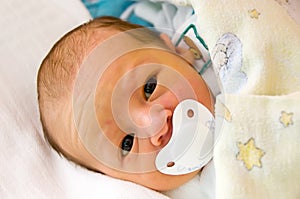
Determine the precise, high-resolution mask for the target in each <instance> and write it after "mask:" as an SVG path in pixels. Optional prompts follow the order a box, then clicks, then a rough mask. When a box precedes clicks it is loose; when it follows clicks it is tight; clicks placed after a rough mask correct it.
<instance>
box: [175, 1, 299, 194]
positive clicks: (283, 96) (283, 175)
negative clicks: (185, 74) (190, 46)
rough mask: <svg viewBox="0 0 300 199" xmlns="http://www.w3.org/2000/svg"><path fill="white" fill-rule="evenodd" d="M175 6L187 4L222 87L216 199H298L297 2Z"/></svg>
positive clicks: (210, 2) (217, 113)
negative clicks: (193, 14)
mask: <svg viewBox="0 0 300 199" xmlns="http://www.w3.org/2000/svg"><path fill="white" fill-rule="evenodd" d="M175 2H177V3H190V4H191V5H193V7H194V9H195V12H196V14H197V17H198V21H197V24H198V26H199V27H200V29H201V34H202V36H203V38H204V40H205V42H206V43H207V45H208V47H209V51H210V54H211V57H212V62H213V65H214V69H215V72H216V74H217V77H218V81H219V85H220V86H221V88H222V93H223V94H222V95H220V96H218V98H217V103H216V134H217V136H216V145H215V151H214V161H215V172H216V198H231V199H232V198H300V189H299V179H300V170H299V169H300V150H299V148H298V147H299V142H300V134H299V131H300V25H299V23H297V21H298V22H299V20H298V18H296V17H297V16H299V14H297V13H299V12H300V11H299V9H300V7H299V1H298V2H297V1H274V0H226V1H225V0H222V1H219V0H191V1H176V0H175ZM291 5H296V6H295V7H290V6H291ZM286 8H288V9H286Z"/></svg>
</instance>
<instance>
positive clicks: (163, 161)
mask: <svg viewBox="0 0 300 199" xmlns="http://www.w3.org/2000/svg"><path fill="white" fill-rule="evenodd" d="M172 125H173V133H172V137H171V139H170V141H169V142H168V144H167V145H166V146H165V147H164V148H162V149H161V151H160V152H159V153H158V155H157V156H156V161H155V165H156V168H157V169H158V170H159V171H160V172H161V173H164V174H169V175H181V174H187V173H191V172H193V171H196V170H199V169H201V168H202V167H203V166H205V165H206V164H207V163H208V162H209V161H210V159H211V158H212V155H213V146H214V117H213V115H212V114H211V112H210V111H209V110H208V109H207V108H206V107H205V106H204V105H202V104H201V103H199V102H198V101H196V100H192V99H187V100H184V101H182V102H180V103H179V104H178V105H177V106H176V108H175V110H174V113H173V119H172Z"/></svg>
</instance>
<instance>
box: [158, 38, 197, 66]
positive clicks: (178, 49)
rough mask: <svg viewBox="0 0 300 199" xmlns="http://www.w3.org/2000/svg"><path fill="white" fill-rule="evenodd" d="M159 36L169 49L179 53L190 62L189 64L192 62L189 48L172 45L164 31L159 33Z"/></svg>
mask: <svg viewBox="0 0 300 199" xmlns="http://www.w3.org/2000/svg"><path fill="white" fill-rule="evenodd" d="M160 38H161V39H162V40H163V41H164V42H165V44H166V45H167V46H168V47H169V48H170V50H171V51H174V52H176V53H177V54H179V55H181V56H182V57H183V58H184V59H186V60H187V61H188V62H189V63H191V64H193V63H194V55H193V53H192V52H191V51H190V50H188V49H186V48H183V47H176V46H174V44H173V43H172V41H171V39H170V37H169V36H168V35H167V34H165V33H162V34H160Z"/></svg>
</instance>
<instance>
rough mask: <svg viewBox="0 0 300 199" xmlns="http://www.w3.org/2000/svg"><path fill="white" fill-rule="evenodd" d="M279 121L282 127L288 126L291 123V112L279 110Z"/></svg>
mask: <svg viewBox="0 0 300 199" xmlns="http://www.w3.org/2000/svg"><path fill="white" fill-rule="evenodd" d="M279 121H280V122H281V124H282V125H283V126H284V127H288V126H290V125H292V124H293V113H287V112H285V111H281V116H280V118H279Z"/></svg>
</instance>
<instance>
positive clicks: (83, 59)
mask: <svg viewBox="0 0 300 199" xmlns="http://www.w3.org/2000/svg"><path fill="white" fill-rule="evenodd" d="M190 52H191V51H189V50H185V49H183V48H176V47H175V46H174V45H173V44H172V42H171V41H170V39H169V38H168V36H167V35H165V34H159V33H157V32H154V31H150V30H148V29H145V28H142V27H141V26H138V25H133V24H129V23H127V22H124V21H121V20H119V19H116V18H112V17H102V18H97V19H95V20H92V21H90V22H88V23H86V24H84V25H82V26H80V27H78V28H76V29H74V30H73V31H71V32H69V33H68V34H66V35H65V36H64V37H63V38H62V39H60V40H59V41H58V42H57V43H56V44H55V45H54V47H53V48H52V49H51V51H50V52H49V54H48V55H47V57H46V58H45V59H44V61H43V62H42V64H41V67H40V70H39V73H38V96H39V108H40V115H41V121H42V124H43V129H44V133H45V137H46V139H47V140H48V142H49V143H50V145H51V146H52V147H53V148H54V149H55V150H56V151H57V152H58V153H59V154H62V155H63V156H65V157H66V158H67V159H69V160H71V161H73V162H75V163H77V164H79V165H81V166H83V167H85V168H87V169H90V170H93V171H96V172H101V173H104V174H106V175H109V176H112V177H115V178H119V179H122V180H128V181H132V182H135V183H138V184H141V185H144V186H146V187H149V188H151V189H155V190H160V191H163V190H170V189H174V188H176V187H178V186H180V185H182V184H184V183H185V182H187V181H189V180H190V179H192V178H193V177H194V176H195V175H197V173H199V170H200V168H199V169H197V170H195V171H193V172H191V173H188V174H182V175H167V174H163V173H161V172H159V171H158V170H157V168H156V166H155V158H156V156H157V154H158V153H159V151H160V150H161V149H162V148H163V147H164V146H166V145H167V143H168V142H169V140H170V138H171V136H172V131H173V129H172V128H173V126H172V116H173V112H174V109H175V107H176V106H177V105H178V104H179V103H180V102H181V101H183V100H185V99H193V100H196V101H198V102H200V103H201V104H202V105H203V106H204V107H206V108H207V109H208V110H209V111H210V112H211V113H213V112H214V108H213V107H214V99H213V97H212V94H211V91H210V89H209V88H208V86H207V84H206V82H205V81H204V80H203V79H202V78H201V76H200V75H199V74H198V72H197V71H196V70H195V69H194V68H193V67H192V62H193V55H192V54H191V53H190ZM170 166H172V165H170Z"/></svg>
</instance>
